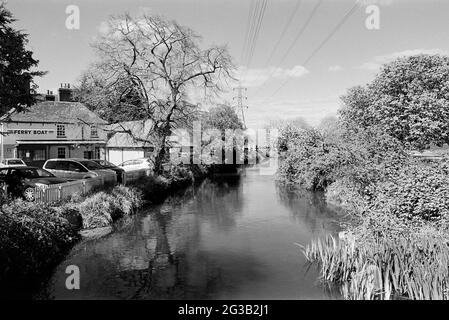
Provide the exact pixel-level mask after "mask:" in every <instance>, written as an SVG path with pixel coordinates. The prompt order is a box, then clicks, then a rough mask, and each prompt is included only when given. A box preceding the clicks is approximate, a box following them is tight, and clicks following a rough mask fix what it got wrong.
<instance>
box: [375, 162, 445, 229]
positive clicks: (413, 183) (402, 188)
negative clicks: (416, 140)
mask: <svg viewBox="0 0 449 320" xmlns="http://www.w3.org/2000/svg"><path fill="white" fill-rule="evenodd" d="M373 193H374V194H375V197H374V199H373V201H372V204H371V208H370V210H377V211H380V212H383V213H384V214H385V215H395V216H398V217H402V218H405V219H415V218H420V219H424V220H431V221H438V220H441V219H444V221H446V223H447V222H448V221H449V175H448V172H447V171H445V170H444V169H443V168H442V165H441V164H425V163H422V162H419V161H414V162H411V163H409V164H407V165H406V166H403V167H402V168H400V169H399V170H397V173H396V174H395V175H394V176H391V177H390V178H389V179H388V180H386V181H384V182H382V183H379V184H377V185H376V186H375V190H373Z"/></svg>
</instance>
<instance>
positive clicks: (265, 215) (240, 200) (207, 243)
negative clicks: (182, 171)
mask: <svg viewBox="0 0 449 320" xmlns="http://www.w3.org/2000/svg"><path fill="white" fill-rule="evenodd" d="M314 199H315V198H314V196H313V195H310V197H307V195H306V197H304V196H300V195H298V194H295V193H293V192H292V191H288V190H282V189H280V188H279V187H276V185H275V183H274V181H273V179H272V177H267V176H260V175H257V174H251V173H248V174H246V175H244V176H243V177H241V178H239V177H238V176H237V177H236V176H234V177H231V176H227V177H222V178H216V179H214V180H206V181H204V182H203V183H202V184H200V185H198V186H192V187H191V188H189V189H187V190H185V191H183V192H180V193H179V194H177V195H175V196H173V197H171V198H170V199H168V200H167V201H166V202H165V203H164V204H162V205H158V206H154V207H151V208H148V209H147V210H145V211H143V212H141V213H140V214H139V215H137V216H135V217H132V218H130V219H129V220H128V221H124V222H122V223H121V225H119V226H117V230H116V231H115V232H114V233H112V234H110V235H108V236H106V237H104V238H101V239H98V240H93V241H85V242H82V243H80V244H79V245H78V246H76V247H75V248H74V249H73V250H72V252H71V254H70V255H69V256H68V257H67V259H66V260H65V261H64V262H63V263H62V264H61V265H60V266H59V267H58V269H57V270H56V272H55V274H54V276H53V278H52V280H51V281H50V283H49V284H48V286H47V287H46V289H45V290H44V291H43V292H42V293H41V295H40V297H47V298H58V299H92V298H95V299H102V298H107V299H217V298H222V299H288V298H291V299H295V298H305V299H309V298H310V299H313V298H330V297H332V296H331V295H330V294H329V293H327V292H326V291H324V290H323V289H322V288H321V287H320V286H319V285H317V281H316V278H317V274H316V272H314V271H313V270H312V271H309V272H306V270H305V269H304V265H305V261H304V258H303V257H302V255H301V254H300V252H299V250H298V247H297V246H295V245H294V243H295V242H307V241H309V240H310V239H311V238H312V237H314V236H316V235H318V234H321V233H324V232H326V231H336V230H337V229H338V226H337V223H335V221H334V220H335V213H334V212H333V211H331V210H330V209H329V208H327V207H326V206H325V205H324V204H323V203H322V202H319V200H318V198H316V199H315V200H314ZM71 264H75V265H77V266H79V268H80V271H81V289H80V290H74V291H69V290H66V289H65V277H66V274H65V273H64V271H65V267H66V266H68V265H71Z"/></svg>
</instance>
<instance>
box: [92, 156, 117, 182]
mask: <svg viewBox="0 0 449 320" xmlns="http://www.w3.org/2000/svg"><path fill="white" fill-rule="evenodd" d="M92 161H95V162H96V163H98V164H99V165H100V166H102V167H103V168H104V169H110V170H112V171H114V172H115V174H116V175H117V182H118V183H122V182H123V176H124V174H125V170H124V169H123V168H119V167H118V166H116V165H115V164H113V163H110V162H109V161H106V160H100V159H93V160H92Z"/></svg>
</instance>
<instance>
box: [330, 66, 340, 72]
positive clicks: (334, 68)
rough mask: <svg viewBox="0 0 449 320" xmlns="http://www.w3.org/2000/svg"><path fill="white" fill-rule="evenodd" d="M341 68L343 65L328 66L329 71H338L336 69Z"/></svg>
mask: <svg viewBox="0 0 449 320" xmlns="http://www.w3.org/2000/svg"><path fill="white" fill-rule="evenodd" d="M342 70H343V67H342V66H338V65H337V66H330V67H329V71H330V72H338V71H342Z"/></svg>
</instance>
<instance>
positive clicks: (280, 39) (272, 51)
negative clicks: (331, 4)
mask: <svg viewBox="0 0 449 320" xmlns="http://www.w3.org/2000/svg"><path fill="white" fill-rule="evenodd" d="M301 3H302V0H298V1H297V2H296V6H295V8H294V9H293V11H292V13H291V15H290V17H289V19H288V21H287V23H286V24H285V26H284V29H283V30H282V32H281V34H280V36H279V37H278V41H277V42H276V44H275V45H274V47H273V50H271V53H270V56H269V57H268V60H267V62H266V63H265V67H266V66H267V65H268V64H269V63H270V61H271V60H272V59H273V56H274V54H275V52H276V50H277V49H278V47H279V44H280V43H281V41H282V39H283V38H284V36H285V34H286V33H287V30H288V28H289V27H290V25H291V23H292V21H293V18H294V17H295V15H296V13H297V12H298V10H299V8H300V7H301Z"/></svg>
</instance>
